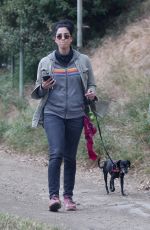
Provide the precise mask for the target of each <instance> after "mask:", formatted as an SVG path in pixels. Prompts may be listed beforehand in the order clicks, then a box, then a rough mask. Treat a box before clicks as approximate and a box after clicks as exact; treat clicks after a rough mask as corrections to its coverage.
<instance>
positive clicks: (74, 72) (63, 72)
mask: <svg viewBox="0 0 150 230" xmlns="http://www.w3.org/2000/svg"><path fill="white" fill-rule="evenodd" d="M53 73H54V75H57V76H65V75H67V76H75V75H79V71H78V69H77V68H68V69H57V68H54V70H53Z"/></svg>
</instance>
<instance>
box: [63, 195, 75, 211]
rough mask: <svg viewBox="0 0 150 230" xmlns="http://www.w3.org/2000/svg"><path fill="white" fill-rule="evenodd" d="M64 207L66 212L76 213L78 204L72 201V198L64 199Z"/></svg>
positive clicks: (66, 197)
mask: <svg viewBox="0 0 150 230" xmlns="http://www.w3.org/2000/svg"><path fill="white" fill-rule="evenodd" d="M64 206H65V210H66V211H76V209H77V208H76V203H75V202H74V201H73V200H72V197H69V196H65V197H64Z"/></svg>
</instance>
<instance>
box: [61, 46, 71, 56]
mask: <svg viewBox="0 0 150 230" xmlns="http://www.w3.org/2000/svg"><path fill="white" fill-rule="evenodd" d="M58 51H59V53H60V54H61V55H67V54H69V52H70V47H69V48H68V49H60V48H59V49H58Z"/></svg>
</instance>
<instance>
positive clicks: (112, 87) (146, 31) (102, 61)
mask: <svg viewBox="0 0 150 230" xmlns="http://www.w3.org/2000/svg"><path fill="white" fill-rule="evenodd" d="M149 25H150V17H148V18H146V19H142V20H141V21H138V22H136V23H133V24H131V25H129V26H127V27H126V29H125V31H124V33H122V34H121V35H119V36H118V37H108V38H106V39H105V40H104V42H103V43H102V45H101V46H100V47H99V48H98V49H96V51H95V53H94V55H93V56H92V65H93V68H94V73H95V76H96V81H97V84H98V87H99V88H100V90H101V92H102V93H104V94H107V95H108V92H109V97H110V98H111V99H113V100H119V101H124V102H126V101H128V100H130V98H132V97H134V95H135V96H136V95H137V93H138V94H139V93H143V92H144V91H145V92H146V93H148V91H149V88H150V77H149V75H150V52H149V51H150V26H149Z"/></svg>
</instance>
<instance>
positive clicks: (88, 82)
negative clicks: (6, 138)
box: [31, 50, 96, 128]
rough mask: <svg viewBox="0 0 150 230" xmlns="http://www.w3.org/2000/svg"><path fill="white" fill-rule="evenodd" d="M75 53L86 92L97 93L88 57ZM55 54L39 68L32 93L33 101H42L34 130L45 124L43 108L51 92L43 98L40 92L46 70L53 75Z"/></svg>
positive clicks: (42, 61)
mask: <svg viewBox="0 0 150 230" xmlns="http://www.w3.org/2000/svg"><path fill="white" fill-rule="evenodd" d="M73 51H74V55H76V57H77V58H76V59H75V66H76V67H77V69H78V71H79V73H80V76H81V80H82V83H83V89H84V92H87V90H88V89H92V91H95V88H96V85H95V80H94V75H93V70H92V66H91V63H90V60H89V57H88V56H87V55H84V54H81V53H79V52H78V51H76V50H73ZM54 53H55V51H53V52H52V53H50V54H49V55H48V56H46V57H44V58H42V59H41V61H40V63H39V66H38V71H37V80H36V84H35V88H34V90H33V92H32V93H31V97H32V98H33V99H40V103H39V104H38V106H37V108H36V110H35V113H34V115H33V119H32V127H34V128H35V127H37V126H38V124H43V108H44V106H45V103H46V101H47V98H48V94H49V90H46V92H45V94H44V95H43V97H40V96H39V94H38V90H39V87H40V86H41V83H42V71H43V70H46V72H48V73H49V74H50V75H53V71H52V67H53V64H54V60H55V56H54V55H55V54H54ZM50 90H51V89H50Z"/></svg>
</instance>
